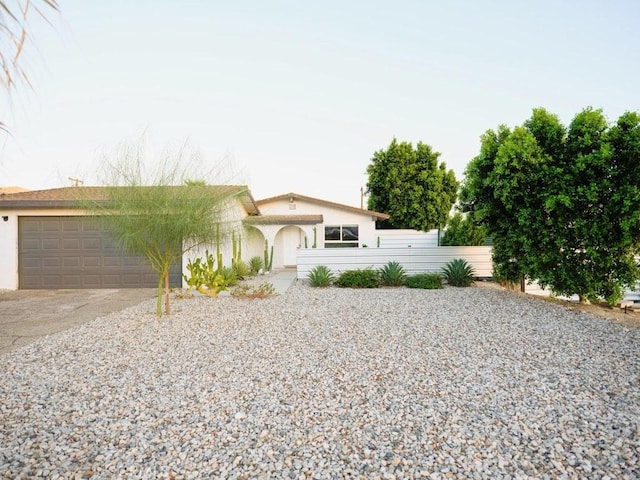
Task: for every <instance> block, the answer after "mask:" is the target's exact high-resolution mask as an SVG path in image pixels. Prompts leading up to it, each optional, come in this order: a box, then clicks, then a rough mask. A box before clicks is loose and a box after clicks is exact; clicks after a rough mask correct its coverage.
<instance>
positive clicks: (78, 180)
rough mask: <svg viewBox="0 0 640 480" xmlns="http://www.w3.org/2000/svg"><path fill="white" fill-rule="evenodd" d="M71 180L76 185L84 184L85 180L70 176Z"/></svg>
mask: <svg viewBox="0 0 640 480" xmlns="http://www.w3.org/2000/svg"><path fill="white" fill-rule="evenodd" d="M69 180H71V181H72V182H73V186H74V187H79V186H80V185H84V182H83V181H82V180H80V179H79V178H73V177H69Z"/></svg>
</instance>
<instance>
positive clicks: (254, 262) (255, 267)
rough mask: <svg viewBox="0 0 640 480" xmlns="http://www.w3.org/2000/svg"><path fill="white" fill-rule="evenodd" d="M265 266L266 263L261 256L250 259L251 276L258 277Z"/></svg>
mask: <svg viewBox="0 0 640 480" xmlns="http://www.w3.org/2000/svg"><path fill="white" fill-rule="evenodd" d="M263 266H264V263H263V261H262V257H260V256H259V255H256V256H255V257H251V258H250V259H249V270H250V271H251V275H257V274H258V272H259V271H260V270H262V267H263Z"/></svg>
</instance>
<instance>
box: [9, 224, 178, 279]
mask: <svg viewBox="0 0 640 480" xmlns="http://www.w3.org/2000/svg"><path fill="white" fill-rule="evenodd" d="M18 239H19V248H18V270H19V271H18V274H19V285H20V288H135V287H156V286H157V285H158V283H157V282H158V276H157V274H156V273H155V272H154V271H153V270H152V269H151V267H150V266H149V264H148V262H147V261H146V259H145V258H144V257H138V256H132V255H126V254H124V253H123V252H122V251H121V250H120V249H119V248H118V247H117V246H116V245H115V243H114V241H113V240H112V238H111V237H110V236H109V234H108V233H107V232H105V231H103V230H102V229H101V228H100V226H99V225H98V224H97V223H96V222H95V221H91V220H90V219H89V218H86V217H20V218H19V219H18ZM170 283H171V285H174V286H179V285H180V284H181V267H180V265H176V267H175V268H174V269H173V270H172V272H171V275H170Z"/></svg>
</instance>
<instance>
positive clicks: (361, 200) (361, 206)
mask: <svg viewBox="0 0 640 480" xmlns="http://www.w3.org/2000/svg"><path fill="white" fill-rule="evenodd" d="M360 210H364V188H362V187H360Z"/></svg>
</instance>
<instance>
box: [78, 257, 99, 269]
mask: <svg viewBox="0 0 640 480" xmlns="http://www.w3.org/2000/svg"><path fill="white" fill-rule="evenodd" d="M82 263H83V266H85V267H87V268H89V267H100V266H102V259H101V258H100V257H82Z"/></svg>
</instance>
